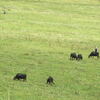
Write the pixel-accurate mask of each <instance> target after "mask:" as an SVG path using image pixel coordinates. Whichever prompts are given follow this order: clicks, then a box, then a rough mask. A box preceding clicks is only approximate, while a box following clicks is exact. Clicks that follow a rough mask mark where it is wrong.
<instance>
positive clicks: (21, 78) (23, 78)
mask: <svg viewBox="0 0 100 100" xmlns="http://www.w3.org/2000/svg"><path fill="white" fill-rule="evenodd" d="M26 78H27V75H26V74H21V73H17V74H16V76H15V77H14V78H13V80H23V81H25V80H26Z"/></svg>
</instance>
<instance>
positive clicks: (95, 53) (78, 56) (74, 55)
mask: <svg viewBox="0 0 100 100" xmlns="http://www.w3.org/2000/svg"><path fill="white" fill-rule="evenodd" d="M90 57H97V58H99V52H98V50H97V48H96V49H95V50H94V51H92V52H91V53H90V54H89V56H88V58H90ZM74 59H75V60H82V59H83V56H82V54H77V53H75V52H74V53H71V54H70V60H74Z"/></svg>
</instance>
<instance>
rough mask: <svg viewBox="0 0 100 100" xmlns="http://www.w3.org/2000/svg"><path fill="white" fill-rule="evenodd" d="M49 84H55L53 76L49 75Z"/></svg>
mask: <svg viewBox="0 0 100 100" xmlns="http://www.w3.org/2000/svg"><path fill="white" fill-rule="evenodd" d="M47 84H55V83H54V82H53V78H52V77H51V76H49V77H48V79H47Z"/></svg>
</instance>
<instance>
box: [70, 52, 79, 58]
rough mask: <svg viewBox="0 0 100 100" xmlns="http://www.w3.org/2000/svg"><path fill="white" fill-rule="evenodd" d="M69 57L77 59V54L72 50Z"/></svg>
mask: <svg viewBox="0 0 100 100" xmlns="http://www.w3.org/2000/svg"><path fill="white" fill-rule="evenodd" d="M70 59H71V60H73V59H76V60H77V54H76V53H75V52H74V53H71V54H70Z"/></svg>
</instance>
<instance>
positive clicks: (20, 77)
mask: <svg viewBox="0 0 100 100" xmlns="http://www.w3.org/2000/svg"><path fill="white" fill-rule="evenodd" d="M94 56H95V57H97V58H99V52H98V50H97V49H95V50H94V51H92V52H91V53H90V54H89V56H88V58H90V57H94ZM82 59H83V56H82V54H76V53H71V54H70V60H82ZM26 79H27V75H26V74H22V73H17V74H16V76H14V78H13V80H23V81H26ZM46 83H47V84H55V83H54V79H53V77H51V76H49V77H48V78H47V82H46Z"/></svg>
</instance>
